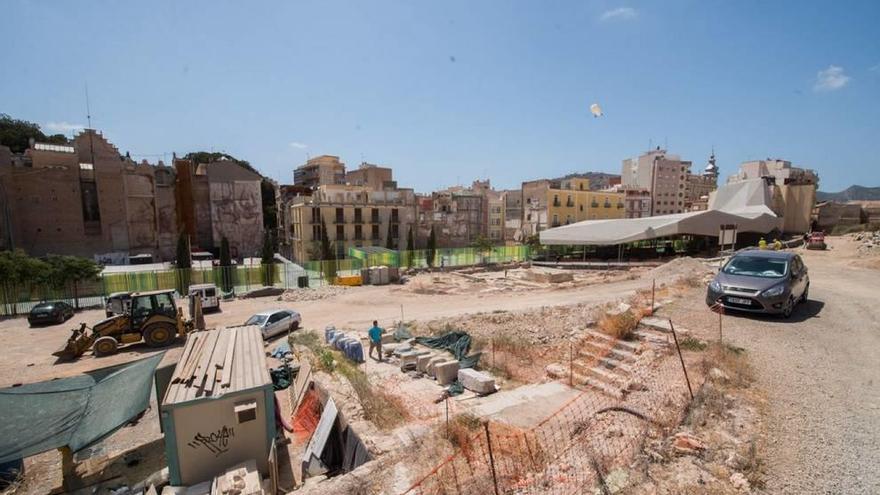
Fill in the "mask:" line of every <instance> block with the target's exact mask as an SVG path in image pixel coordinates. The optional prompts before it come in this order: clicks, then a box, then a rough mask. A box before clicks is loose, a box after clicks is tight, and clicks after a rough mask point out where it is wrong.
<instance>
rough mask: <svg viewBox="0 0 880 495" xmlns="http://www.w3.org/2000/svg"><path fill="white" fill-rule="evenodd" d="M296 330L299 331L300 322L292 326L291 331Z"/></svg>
mask: <svg viewBox="0 0 880 495" xmlns="http://www.w3.org/2000/svg"><path fill="white" fill-rule="evenodd" d="M294 330H299V322H298V321H295V322H293V323H291V324H290V331H291V332H292V331H294Z"/></svg>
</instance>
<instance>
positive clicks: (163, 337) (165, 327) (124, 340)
mask: <svg viewBox="0 0 880 495" xmlns="http://www.w3.org/2000/svg"><path fill="white" fill-rule="evenodd" d="M192 329H193V323H192V321H191V320H190V321H185V320H184V319H183V312H182V310H179V309H178V308H177V305H176V304H175V302H174V292H173V291H170V290H159V291H152V292H135V293H134V294H132V295H131V305H130V306H129V308H128V309H127V310H126V311H125V313H123V314H121V315H115V316H111V317H110V318H107V319H105V320H101V321H99V322H98V323H95V324H94V325H93V326H92V327H91V328H89V327H88V326H87V325H86V324H85V323H83V324H81V325H80V327H79V328H77V329H74V330H73V334H72V335H71V336H70V338H68V339H67V344H65V346H64V347H62V348H61V349H59V350H58V351H56V352H53V353H52V354H53V355H54V356H58V357H59V358H61V359H76V358H78V357H80V356H82V355H83V354H84V353H85V352H86V351H88V350H89V349H92V351H93V352H94V353H95V355H96V356H107V355H110V354H115V353H116V351H117V350H118V349H119V346H120V345H124V344H132V343H135V342H141V341H144V342H146V343H147V345H148V346H150V347H165V346H168V345H171V344H172V343H173V342H174V339H175V338H176V337H177V335H180V336H184V335H186V334H187V333H188V332H190V331H192Z"/></svg>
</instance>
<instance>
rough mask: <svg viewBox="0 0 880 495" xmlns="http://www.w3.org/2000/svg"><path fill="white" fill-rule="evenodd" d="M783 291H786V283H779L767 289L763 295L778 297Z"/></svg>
mask: <svg viewBox="0 0 880 495" xmlns="http://www.w3.org/2000/svg"><path fill="white" fill-rule="evenodd" d="M783 292H785V284H779V285H774V286H773V287H770V288H769V289H767V290H765V291H764V292H762V293H761V295H762V296H764V297H776V296H781V295H782V293H783Z"/></svg>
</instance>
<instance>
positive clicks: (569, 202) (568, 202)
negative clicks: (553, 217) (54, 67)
mask: <svg viewBox="0 0 880 495" xmlns="http://www.w3.org/2000/svg"><path fill="white" fill-rule="evenodd" d="M565 206H567V207H569V208H574V201H572V200H571V199H569V200H568V201H566V202H565Z"/></svg>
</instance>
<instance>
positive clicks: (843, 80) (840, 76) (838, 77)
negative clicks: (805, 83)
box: [813, 65, 850, 91]
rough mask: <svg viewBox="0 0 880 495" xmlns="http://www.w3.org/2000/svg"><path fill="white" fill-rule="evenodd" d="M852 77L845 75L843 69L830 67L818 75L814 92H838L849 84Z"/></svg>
mask: <svg viewBox="0 0 880 495" xmlns="http://www.w3.org/2000/svg"><path fill="white" fill-rule="evenodd" d="M849 80H850V77H849V76H848V75H846V74H844V73H843V67H838V66H836V65H829V66H828V68H827V69H823V70H820V71H819V73H818V74H816V84H815V85H814V86H813V90H814V91H837V90H838V89H840V88H842V87H844V86H846V85H847V84H848V83H849Z"/></svg>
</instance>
